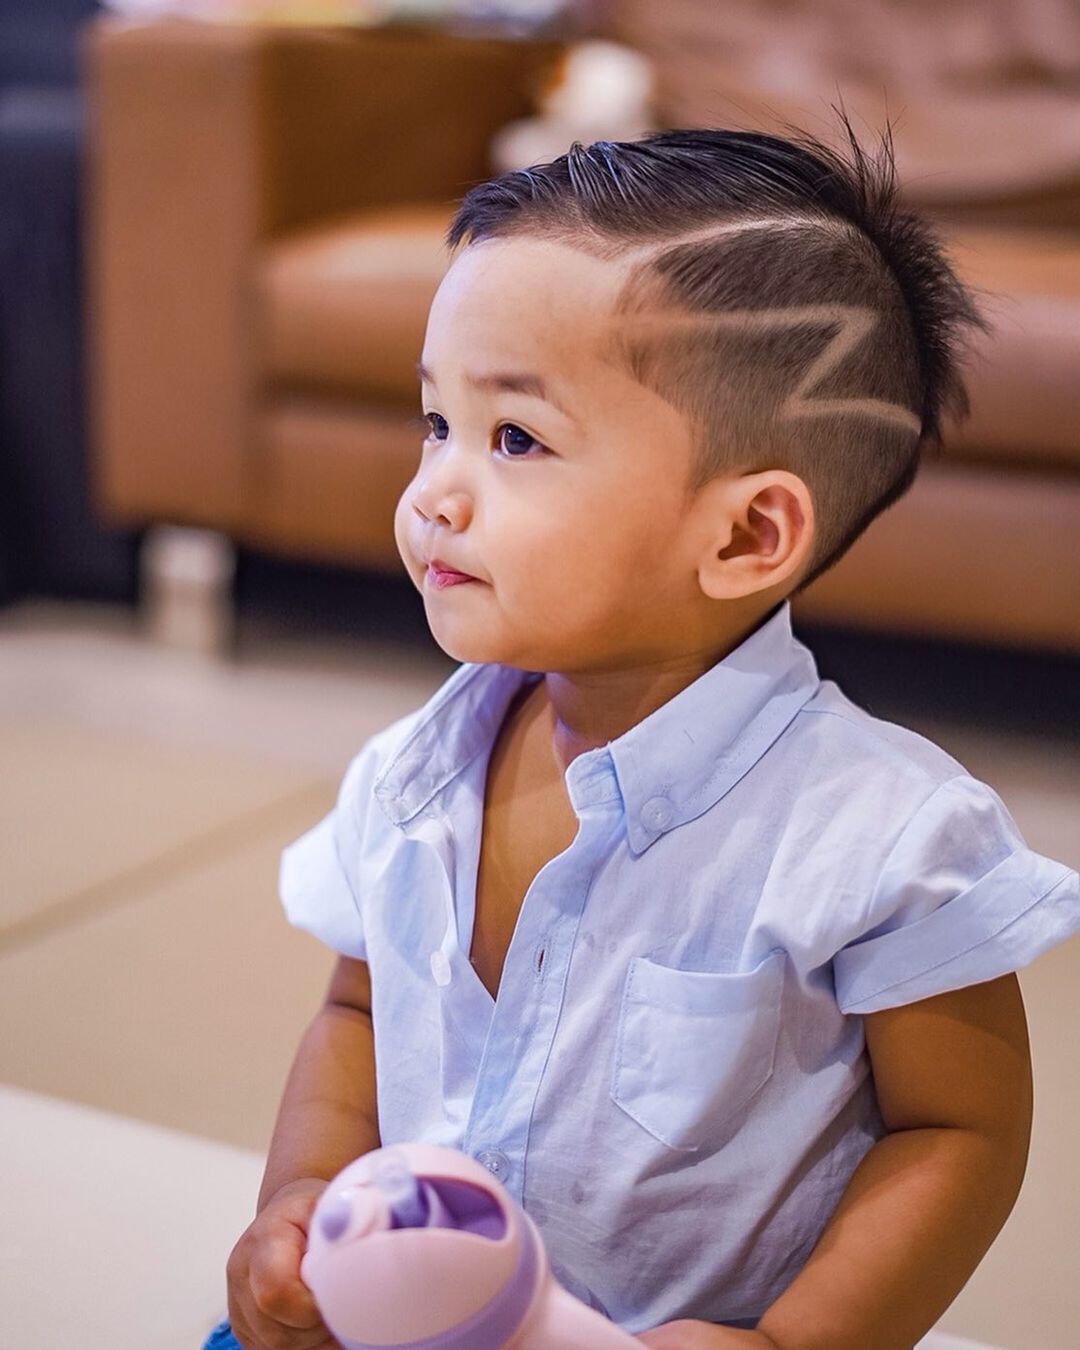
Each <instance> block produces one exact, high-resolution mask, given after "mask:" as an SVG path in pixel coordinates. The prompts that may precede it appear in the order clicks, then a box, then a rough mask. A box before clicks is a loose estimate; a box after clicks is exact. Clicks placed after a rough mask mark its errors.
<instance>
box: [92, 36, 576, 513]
mask: <svg viewBox="0 0 1080 1350" xmlns="http://www.w3.org/2000/svg"><path fill="white" fill-rule="evenodd" d="M562 50H563V48H562V46H561V45H560V44H558V43H555V42H517V41H500V40H497V39H475V38H468V37H459V36H454V35H451V34H448V33H441V32H438V31H435V30H432V29H424V28H418V27H404V26H403V27H386V28H373V29H362V30H352V29H350V30H339V29H325V28H324V29H314V28H312V29H309V28H292V27H265V26H249V27H245V26H232V25H216V24H203V23H190V22H177V21H172V22H157V23H138V22H132V21H128V20H121V19H116V18H104V19H99V20H96V21H94V22H93V23H91V24H89V25H88V26H87V27H86V29H84V32H83V48H82V60H83V72H84V82H85V85H86V91H87V101H88V123H89V139H88V142H87V163H86V170H87V172H86V182H87V199H86V212H85V217H86V231H85V240H86V243H85V249H86V252H85V259H86V283H87V286H86V291H87V331H88V335H89V353H88V376H89V378H88V381H87V384H88V397H89V405H90V419H91V427H92V437H91V442H92V464H93V480H94V492H95V497H96V500H97V504H98V506H99V509H100V510H101V511H102V513H103V514H104V515H105V516H106V517H107V518H109V519H111V520H115V521H118V522H132V521H136V522H138V521H145V520H152V519H174V520H180V521H190V522H193V523H197V524H204V525H213V526H215V527H217V528H220V529H225V530H229V529H233V528H235V527H236V526H237V525H238V524H239V523H240V521H241V520H242V518H243V501H244V497H245V489H246V488H247V487H248V486H249V485H250V475H251V474H252V473H253V472H254V468H253V466H252V464H251V454H250V453H249V449H250V446H251V444H252V441H253V436H254V431H253V426H254V423H253V417H252V414H253V411H254V402H255V398H256V394H257V387H258V380H259V368H258V332H257V328H256V324H255V314H254V297H253V295H252V291H251V287H250V280H251V272H252V265H253V260H254V257H255V253H256V250H257V248H258V245H259V244H260V243H262V242H264V241H265V240H267V239H268V238H271V237H273V236H274V235H277V234H281V233H283V232H286V231H288V230H291V229H296V228H299V227H302V226H304V225H306V224H309V223H313V222H315V221H318V220H322V219H326V218H329V217H332V216H334V215H335V214H337V213H341V212H346V211H350V210H356V209H357V208H363V207H365V206H372V207H376V206H385V205H389V204H396V203H403V202H413V201H416V202H419V201H433V200H440V199H442V200H445V201H447V202H448V203H449V201H451V200H452V199H453V198H454V197H456V196H458V195H460V194H461V193H462V192H463V191H464V190H465V188H467V187H468V186H469V184H470V183H472V182H474V181H477V180H478V179H480V178H483V177H485V176H486V175H487V174H488V173H489V171H490V170H489V167H488V143H489V140H490V137H491V135H492V134H493V133H494V131H495V130H497V129H498V127H500V126H502V125H504V124H505V123H506V122H507V121H509V120H511V119H512V118H514V117H518V116H522V115H524V114H525V113H526V112H528V111H529V110H530V108H531V106H532V100H533V97H534V95H535V93H536V92H538V89H539V87H540V86H541V85H542V83H543V82H544V81H545V80H546V79H548V78H550V77H551V74H552V72H553V71H554V69H555V68H556V67H557V63H558V60H559V58H560V56H561V53H562Z"/></svg>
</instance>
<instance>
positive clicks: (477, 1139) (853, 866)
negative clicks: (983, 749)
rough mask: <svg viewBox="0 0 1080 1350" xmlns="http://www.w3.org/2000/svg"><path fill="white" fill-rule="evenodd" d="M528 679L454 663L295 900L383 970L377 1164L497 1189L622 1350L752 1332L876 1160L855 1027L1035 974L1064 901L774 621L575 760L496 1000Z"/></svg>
mask: <svg viewBox="0 0 1080 1350" xmlns="http://www.w3.org/2000/svg"><path fill="white" fill-rule="evenodd" d="M539 678H541V677H540V676H539V675H536V674H529V673H525V672H522V671H519V670H516V669H512V668H509V667H504V666H498V665H465V666H462V667H461V668H460V669H458V670H457V671H456V672H455V673H454V674H453V675H452V676H451V677H450V678H449V679H448V680H447V681H446V683H445V684H444V685H443V686H442V688H440V689H439V690H438V692H437V693H436V694H435V695H434V696H433V697H432V698H431V699H430V701H429V702H428V703H427V704H426V705H425V706H424V707H423V708H421V709H420V710H419V711H418V712H415V713H413V714H411V715H410V716H408V717H406V718H404V719H403V720H401V721H399V722H397V723H395V724H394V725H393V726H391V727H389V728H388V729H386V730H385V731H383V732H381V733H380V734H379V735H377V736H375V737H374V738H373V739H372V740H371V741H370V742H369V743H368V744H367V745H366V746H365V747H364V748H363V749H362V750H361V751H360V753H359V754H358V755H357V756H356V758H355V759H354V760H353V761H352V763H351V764H350V766H349V768H348V771H347V773H346V775H345V778H344V781H343V783H342V787H341V791H340V795H339V798H338V802H337V805H336V807H335V809H334V810H333V811H332V812H331V813H330V814H329V815H328V816H327V817H326V818H325V819H324V820H323V821H322V822H321V823H320V824H318V825H316V826H315V827H314V828H313V829H312V830H310V831H309V832H308V833H307V834H305V835H304V836H303V837H302V838H301V839H299V840H298V841H297V842H296V843H294V844H292V845H291V846H290V847H289V848H288V849H286V851H285V854H284V856H283V859H282V871H281V891H282V898H283V900H284V903H285V907H286V910H287V912H288V914H289V916H290V918H291V920H292V921H293V922H294V923H295V924H297V925H298V926H300V927H302V928H305V929H307V930H309V931H310V932H313V933H315V934H316V935H317V936H319V937H320V938H322V939H323V940H324V941H325V942H327V943H328V944H329V945H330V946H331V947H333V948H334V949H335V950H336V951H338V952H342V953H344V954H346V955H349V956H354V957H361V958H363V959H365V960H366V961H367V962H368V963H369V966H370V971H371V980H372V996H373V1010H372V1015H373V1023H374V1031H375V1059H376V1065H377V1079H378V1084H377V1086H378V1112H379V1129H380V1135H381V1139H382V1142H383V1144H391V1143H395V1142H400V1141H405V1140H421V1141H424V1142H428V1143H437V1144H446V1145H450V1146H452V1147H455V1148H460V1149H463V1150H464V1151H465V1152H466V1153H469V1154H471V1155H472V1156H474V1157H476V1158H478V1159H480V1160H481V1161H482V1162H483V1163H484V1164H485V1165H487V1166H488V1167H489V1168H490V1170H491V1171H492V1172H493V1173H494V1174H495V1175H496V1176H497V1177H498V1178H499V1180H500V1181H502V1182H503V1184H504V1185H505V1186H506V1187H507V1188H508V1189H509V1191H510V1192H511V1193H512V1194H513V1196H514V1197H515V1198H516V1199H517V1200H518V1202H519V1203H520V1204H522V1205H523V1206H524V1208H525V1209H526V1211H527V1212H528V1213H529V1214H530V1215H531V1216H532V1218H533V1220H534V1221H535V1222H536V1224H537V1226H538V1227H539V1230H540V1232H541V1234H542V1235H543V1238H544V1240H545V1243H546V1246H547V1251H548V1255H549V1257H550V1260H551V1264H552V1269H553V1271H554V1274H555V1276H556V1277H557V1278H558V1279H559V1280H560V1281H561V1282H562V1283H563V1284H564V1285H565V1286H566V1287H567V1288H568V1289H569V1290H570V1291H571V1292H572V1293H574V1294H575V1295H577V1296H578V1297H579V1298H581V1299H583V1300H585V1301H586V1302H587V1303H589V1304H591V1305H592V1306H593V1307H595V1308H598V1309H600V1310H601V1311H602V1312H604V1313H606V1314H607V1316H609V1317H610V1318H612V1319H613V1320H615V1321H616V1322H618V1323H620V1324H621V1325H622V1326H623V1327H624V1328H625V1329H626V1330H627V1331H630V1332H632V1333H636V1332H639V1331H643V1330H645V1329H646V1328H648V1327H652V1326H655V1325H657V1324H658V1323H661V1322H666V1321H670V1320H672V1319H674V1318H678V1317H695V1318H702V1319H704V1320H706V1321H710V1322H726V1323H731V1324H735V1325H750V1326H752V1325H753V1324H754V1323H755V1322H756V1320H757V1319H758V1318H759V1317H760V1316H761V1314H762V1313H763V1312H764V1310H765V1309H766V1308H767V1307H768V1306H769V1304H770V1303H772V1302H773V1301H774V1300H775V1299H776V1298H777V1297H778V1296H779V1294H780V1293H781V1292H782V1291H783V1290H784V1288H785V1287H786V1286H787V1285H788V1284H789V1283H790V1282H791V1280H792V1279H793V1278H794V1276H795V1275H796V1274H797V1273H798V1271H799V1270H800V1268H801V1267H802V1266H803V1264H804V1263H805V1261H806V1259H807V1257H808V1256H809V1254H810V1251H811V1249H812V1248H813V1246H814V1244H815V1243H816V1241H817V1239H818V1237H819V1235H820V1233H821V1230H822V1228H823V1227H824V1225H825V1223H826V1221H827V1220H828V1218H829V1216H830V1214H831V1213H832V1211H833V1209H834V1208H835V1206H836V1204H837V1202H838V1200H839V1198H840V1195H841V1193H842V1191H843V1189H844V1187H845V1185H846V1184H847V1181H848V1179H849V1177H850V1176H851V1173H852V1172H853V1171H854V1169H855V1167H856V1165H857V1164H858V1162H859V1160H860V1159H861V1158H862V1156H863V1155H864V1154H865V1153H866V1151H867V1150H868V1149H869V1148H870V1147H871V1146H872V1144H873V1143H874V1142H875V1140H877V1139H878V1138H879V1137H880V1136H881V1135H882V1134H883V1133H884V1127H883V1124H882V1120H881V1116H880V1114H879V1112H878V1109H877V1105H876V1100H875V1096H874V1090H873V1082H872V1078H871V1076H870V1066H869V1061H868V1058H867V1055H866V1052H865V1044H864V1037H863V1020H862V1017H861V1016H860V1014H863V1013H868V1012H872V1011H876V1010H878V1009H881V1008H889V1007H893V1006H897V1005H900V1004H905V1003H910V1002H913V1001H915V1000H917V999H924V998H928V997H930V996H932V995H934V994H940V993H943V992H945V991H946V990H950V989H957V988H960V987H962V986H965V985H970V984H975V983H978V982H980V981H983V980H990V979H993V978H995V977H997V976H999V975H1004V974H1006V973H1008V972H1009V971H1013V970H1016V969H1017V968H1018V967H1020V966H1023V965H1024V964H1026V963H1027V962H1028V961H1030V960H1032V959H1033V958H1034V957H1036V956H1038V955H1039V954H1040V953H1041V952H1043V951H1045V950H1046V949H1047V948H1048V947H1050V946H1052V945H1053V944H1054V943H1056V942H1059V941H1061V940H1062V939H1063V938H1064V937H1066V936H1067V935H1068V934H1070V933H1073V932H1075V931H1076V930H1077V929H1078V928H1080V888H1078V882H1077V874H1076V873H1075V872H1073V871H1071V870H1070V869H1069V868H1067V867H1065V866H1063V865H1061V864H1060V863H1056V862H1051V861H1050V860H1049V859H1047V858H1044V857H1041V856H1040V855H1038V854H1036V853H1033V852H1032V851H1031V850H1030V849H1028V848H1027V847H1026V846H1025V844H1024V841H1023V840H1022V838H1021V837H1020V834H1019V833H1018V831H1017V828H1016V825H1015V824H1014V822H1013V820H1012V818H1011V817H1010V816H1009V813H1008V812H1007V811H1006V809H1005V807H1004V805H1003V804H1002V802H1001V800H1000V799H999V798H998V796H997V795H996V794H995V793H994V792H993V791H992V790H991V789H990V788H989V787H987V786H986V785H985V784H983V783H980V782H977V781H976V780H975V779H973V778H971V777H969V776H968V774H966V773H965V772H964V770H963V768H962V767H961V766H960V765H959V764H957V763H956V761H955V760H953V759H951V758H950V757H949V756H948V755H947V754H945V753H944V752H943V751H942V750H939V749H938V748H937V747H936V746H934V745H932V744H931V743H930V742H928V741H926V740H924V739H923V738H922V737H920V736H917V735H915V734H914V733H913V732H910V731H906V730H903V729H902V728H900V727H896V726H893V725H891V724H889V723H887V722H882V721H879V720H877V719H876V718H874V717H871V716H870V715H869V714H868V713H866V712H864V711H862V710H861V709H859V708H858V707H856V706H855V705H853V704H852V703H851V702H850V701H849V700H848V699H847V698H846V697H845V696H844V694H843V693H842V692H841V691H840V690H839V689H838V688H837V686H836V685H835V684H833V683H831V682H830V681H824V682H822V681H820V680H819V678H818V675H817V670H816V668H815V665H814V661H813V658H812V656H811V655H810V653H809V651H807V649H806V648H805V647H804V646H803V645H802V644H801V643H800V642H798V641H797V640H796V639H795V638H794V637H793V636H792V632H791V622H790V612H789V607H788V605H787V604H786V603H785V604H784V605H782V606H781V607H780V608H779V609H778V610H776V611H775V612H774V613H773V615H772V616H771V617H770V618H769V619H768V620H767V621H766V622H765V623H764V624H762V625H761V626H760V627H759V628H758V629H757V630H756V631H755V632H754V633H753V634H752V635H751V636H750V637H748V638H747V639H746V640H745V641H744V642H743V643H742V644H741V645H740V646H739V647H738V648H737V649H736V650H735V651H733V652H732V653H731V654H730V655H729V656H727V657H726V658H725V659H724V660H723V661H721V662H720V663H719V664H717V665H716V666H714V667H713V668H712V669H711V670H709V671H708V672H707V673H706V674H705V675H703V676H701V677H700V678H699V679H698V680H696V681H695V682H694V683H693V684H691V685H690V686H688V687H687V688H686V689H684V690H683V691H682V692H681V693H679V694H678V695H677V696H676V697H675V698H673V699H671V700H670V701H669V702H668V703H666V704H664V706H663V707H661V708H659V709H657V711H656V712H654V713H652V714H651V715H650V716H649V717H647V718H646V719H645V720H644V721H642V722H640V723H639V724H638V725H637V726H635V727H633V728H631V730H630V731H628V732H626V733H625V735H622V736H620V737H619V738H618V739H617V740H614V741H612V742H610V744H608V745H607V746H604V747H603V748H600V749H595V750H590V751H588V752H587V753H586V754H583V755H580V756H579V757H578V758H577V759H575V760H574V761H573V762H572V763H571V764H570V766H569V767H568V769H567V771H566V787H567V792H568V794H569V798H570V801H571V803H572V805H573V808H574V812H575V814H576V815H577V817H578V821H579V828H578V832H577V836H576V838H575V839H574V842H573V843H572V844H571V845H570V847H569V848H568V849H567V850H566V851H565V852H564V853H561V854H560V855H559V856H558V857H556V858H554V859H552V860H551V861H550V862H548V863H547V864H546V865H545V866H544V867H543V868H541V870H540V872H539V873H538V874H537V876H536V877H535V879H534V880H533V882H532V884H531V885H530V887H529V889H528V892H527V893H526V895H525V899H524V902H523V904H522V907H521V912H520V915H519V917H518V920H517V926H516V928H515V929H514V935H513V939H512V941H511V943H510V947H509V950H508V951H507V953H506V961H505V965H504V968H503V973H502V982H501V984H500V986H499V993H498V999H497V1000H492V998H491V996H490V995H489V994H488V992H487V990H486V989H485V987H484V986H483V984H482V983H481V981H480V979H479V977H478V976H477V974H476V972H475V971H474V970H473V968H472V965H471V964H470V962H469V955H468V954H469V951H470V948H471V935H472V926H473V916H474V909H475V895H476V876H477V865H478V854H479V844H480V833H481V823H482V811H483V797H484V783H485V776H486V770H487V763H488V758H489V755H490V751H491V748H492V743H493V740H494V737H495V735H496V732H497V730H498V728H499V726H500V723H501V721H502V718H503V715H504V713H505V711H506V708H507V706H508V705H509V703H510V701H511V699H512V698H513V696H514V694H515V693H516V692H517V690H518V689H519V688H520V686H521V684H522V682H523V681H529V680H537V679H539Z"/></svg>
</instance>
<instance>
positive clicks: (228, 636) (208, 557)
mask: <svg viewBox="0 0 1080 1350" xmlns="http://www.w3.org/2000/svg"><path fill="white" fill-rule="evenodd" d="M139 569H140V577H139V581H140V596H139V600H140V605H141V608H142V611H143V616H144V622H145V625H146V629H147V632H148V633H149V635H150V636H151V637H152V638H153V639H154V640H155V641H157V642H161V643H164V644H165V645H166V646H169V647H177V648H180V649H182V650H184V651H190V652H198V653H200V654H202V655H206V656H222V655H224V654H225V653H226V652H227V651H228V649H229V646H230V644H231V642H232V638H233V631H234V626H235V623H234V614H233V594H232V588H233V578H234V576H235V573H236V548H235V546H234V544H233V542H232V540H231V539H230V538H229V537H228V535H225V534H220V533H218V532H217V531H216V530H199V529H194V528H190V527H188V526H181V525H154V526H152V527H151V528H150V529H149V530H147V532H146V536H145V538H144V539H143V543H142V547H141V550H140V554H139Z"/></svg>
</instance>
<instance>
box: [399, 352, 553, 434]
mask: <svg viewBox="0 0 1080 1350" xmlns="http://www.w3.org/2000/svg"><path fill="white" fill-rule="evenodd" d="M416 373H417V375H419V376H420V378H421V380H423V381H424V383H425V384H430V385H432V386H433V387H434V385H435V377H434V375H432V373H431V371H430V370H428V368H427V366H425V365H424V363H423V361H417V363H416ZM465 382H466V384H471V385H472V386H473V388H474V389H501V390H505V391H506V392H507V393H510V394H526V395H528V396H530V397H532V398H538V399H541V400H542V401H543V402H544V403H550V404H551V406H552V407H553V408H556V409H558V411H559V412H561V413H562V415H563V416H564V417H566V418H569V420H570V421H571V422H574V421H576V420H577V419H576V418H575V417H574V415H573V414H572V413H570V412H568V411H567V409H566V408H564V407H563V406H562V404H561V403H560V402H559V401H558V399H556V398H555V396H554V395H553V394H552V392H551V390H550V389H549V388H548V387H547V385H546V384H545V383H544V381H543V380H542V379H541V377H540V376H539V375H533V374H531V373H529V372H526V371H512V370H496V371H492V372H491V374H489V375H466V376H465Z"/></svg>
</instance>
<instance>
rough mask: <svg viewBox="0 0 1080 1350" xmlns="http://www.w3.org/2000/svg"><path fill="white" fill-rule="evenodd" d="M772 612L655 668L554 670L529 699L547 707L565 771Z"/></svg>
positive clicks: (719, 656)
mask: <svg viewBox="0 0 1080 1350" xmlns="http://www.w3.org/2000/svg"><path fill="white" fill-rule="evenodd" d="M766 614H767V612H766V613H760V614H758V615H757V616H756V618H755V619H754V621H753V622H752V623H751V624H750V625H749V626H748V627H743V628H742V630H741V631H739V632H736V633H731V634H729V635H727V636H726V637H725V638H724V639H723V640H720V641H718V642H717V643H716V644H715V645H712V644H710V645H709V646H708V647H706V648H704V649H701V650H691V651H684V652H677V653H672V655H671V656H670V657H669V658H667V659H665V660H663V661H657V662H654V663H651V664H649V665H645V666H640V667H630V668H626V669H620V670H607V671H595V672H593V671H589V672H584V673H582V672H576V671H575V672H572V673H570V674H564V673H562V672H559V671H548V672H547V673H546V674H545V676H544V678H543V680H542V681H540V683H539V684H537V685H536V686H535V688H534V690H533V692H532V695H531V696H530V698H529V701H530V702H531V701H532V699H533V698H535V699H536V700H537V701H538V702H540V703H541V705H542V707H541V708H540V709H538V710H537V714H536V715H537V716H540V717H542V718H544V719H545V720H546V723H547V727H548V731H549V734H550V737H551V748H552V753H553V756H554V759H555V763H556V764H557V765H558V767H559V770H560V772H563V773H565V771H566V769H567V767H568V766H569V764H570V763H571V762H572V761H573V760H575V759H576V758H577V757H578V755H581V754H584V753H585V752H586V751H587V750H594V749H596V748H598V747H599V746H603V745H607V744H608V742H609V741H613V740H616V739H617V738H618V737H619V736H622V735H623V734H624V733H625V732H627V731H629V730H630V728H631V727H634V726H637V724H638V723H639V722H643V721H644V720H645V718H646V717H648V716H649V715H650V714H651V713H654V712H655V711H656V710H657V708H660V707H662V706H663V705H664V704H665V703H668V702H669V701H670V700H671V699H673V698H674V697H675V696H676V695H677V694H680V693H681V692H682V691H683V690H684V689H686V688H687V687H688V686H689V685H691V684H693V683H694V681H695V680H697V679H699V678H700V677H701V676H702V675H704V674H705V672H706V671H707V670H711V669H712V667H713V666H714V665H716V663H717V662H718V661H722V660H723V659H724V657H725V656H727V655H728V653H729V652H732V651H734V650H735V648H736V647H737V646H738V645H739V644H740V643H741V642H742V641H743V640H744V639H745V638H746V637H748V636H749V634H750V633H751V632H753V630H754V629H755V628H757V627H758V626H759V624H760V623H762V622H763V621H764V619H765V617H766Z"/></svg>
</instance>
